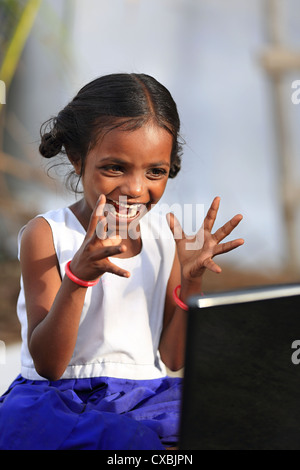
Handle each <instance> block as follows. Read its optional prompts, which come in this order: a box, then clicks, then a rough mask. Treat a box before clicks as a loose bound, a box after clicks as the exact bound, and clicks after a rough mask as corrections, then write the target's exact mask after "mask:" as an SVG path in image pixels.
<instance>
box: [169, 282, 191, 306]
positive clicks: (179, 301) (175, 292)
mask: <svg viewBox="0 0 300 470" xmlns="http://www.w3.org/2000/svg"><path fill="white" fill-rule="evenodd" d="M180 288H181V285H180V284H179V285H178V286H176V287H175V289H174V290H173V297H174V300H175V302H176V304H177V305H178V307H180V308H182V309H183V310H186V311H187V310H188V309H189V308H188V306H187V305H186V304H185V303H184V302H182V300H180V298H179V297H178V294H177V291H178V289H180Z"/></svg>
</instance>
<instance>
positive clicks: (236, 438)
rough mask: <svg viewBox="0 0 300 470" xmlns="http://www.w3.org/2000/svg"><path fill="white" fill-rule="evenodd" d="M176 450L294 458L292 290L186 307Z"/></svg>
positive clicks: (297, 431)
mask: <svg viewBox="0 0 300 470" xmlns="http://www.w3.org/2000/svg"><path fill="white" fill-rule="evenodd" d="M188 315H189V320H188V331H187V346H186V358H185V369H184V389H183V399H182V412H181V430H180V436H181V437H180V443H179V448H180V449H182V450H193V449H200V450H300V285H279V286H269V287H261V288H251V289H248V290H243V291H234V292H224V293H218V294H213V295H210V296H195V297H192V298H191V299H190V300H189V312H188Z"/></svg>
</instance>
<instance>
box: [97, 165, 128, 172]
mask: <svg viewBox="0 0 300 470" xmlns="http://www.w3.org/2000/svg"><path fill="white" fill-rule="evenodd" d="M102 170H104V171H107V172H109V173H122V172H123V171H124V170H123V168H122V167H121V166H120V165H106V166H104V167H102Z"/></svg>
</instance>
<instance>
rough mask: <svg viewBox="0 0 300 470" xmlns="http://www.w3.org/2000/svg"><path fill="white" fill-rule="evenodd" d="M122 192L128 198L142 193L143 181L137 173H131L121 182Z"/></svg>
mask: <svg viewBox="0 0 300 470" xmlns="http://www.w3.org/2000/svg"><path fill="white" fill-rule="evenodd" d="M121 189H122V193H123V194H124V195H126V196H127V197H128V198H130V197H132V198H137V197H140V196H142V195H143V192H144V182H143V178H142V177H141V176H138V175H132V176H129V175H128V177H127V178H126V180H125V181H124V182H123V184H122V188H121Z"/></svg>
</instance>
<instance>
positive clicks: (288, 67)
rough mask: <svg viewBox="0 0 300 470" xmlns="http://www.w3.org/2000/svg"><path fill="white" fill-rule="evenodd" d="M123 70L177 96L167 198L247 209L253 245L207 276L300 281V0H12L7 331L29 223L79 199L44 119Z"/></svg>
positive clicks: (6, 14) (4, 229)
mask: <svg viewBox="0 0 300 470" xmlns="http://www.w3.org/2000/svg"><path fill="white" fill-rule="evenodd" d="M113 72H143V73H147V74H150V75H152V76H154V77H155V78H157V79H158V80H159V81H161V82H162V83H163V84H164V85H165V86H166V87H167V88H168V89H169V90H170V91H171V93H172V95H173V97H174V99H175V101H176V103H177V105H178V109H179V113H180V116H181V121H182V132H181V134H182V138H183V139H184V141H185V142H186V144H185V147H184V156H183V165H182V171H181V172H180V174H179V175H178V177H177V178H175V179H174V180H170V181H169V185H168V188H167V191H166V193H165V195H164V198H163V201H162V202H164V203H167V204H169V205H172V204H175V203H179V204H181V205H183V204H191V203H193V204H204V208H205V211H206V210H207V209H208V207H209V205H210V203H211V201H212V199H213V197H214V196H216V195H218V196H221V198H222V200H221V209H220V214H219V216H218V221H217V224H218V226H220V225H221V224H223V223H224V222H226V221H227V220H228V219H229V218H230V217H232V216H233V215H234V214H236V213H242V214H243V215H244V220H243V222H242V223H241V224H240V227H239V228H238V229H237V231H236V237H243V238H245V245H244V246H243V247H241V248H239V249H238V250H237V251H235V252H234V253H232V254H228V255H226V256H224V257H223V258H222V259H219V262H220V264H221V266H222V268H223V274H221V275H218V276H216V275H213V276H211V275H208V276H207V278H206V284H205V286H204V289H205V290H206V291H207V292H209V291H216V290H227V289H232V288H238V287H241V286H248V285H259V284H270V283H282V282H293V281H299V277H300V249H299V244H298V238H299V234H300V182H299V181H300V178H299V176H300V158H299V156H300V132H299V124H300V104H297V100H295V99H294V100H293V93H294V97H295V93H296V91H297V90H296V89H295V88H293V86H295V85H297V83H296V81H297V80H300V5H299V0H252V1H251V2H249V1H248V0H226V2H224V0H113V1H111V0H84V1H83V0H27V1H26V0H0V80H1V82H0V84H1V87H0V103H1V104H0V212H1V224H0V263H1V264H0V340H2V341H5V344H13V343H14V342H16V341H18V340H19V326H18V322H17V319H16V313H15V305H16V299H17V295H18V290H19V275H20V271H19V265H18V261H17V234H18V231H19V230H20V228H21V227H22V226H23V225H24V224H25V223H26V221H28V219H30V218H31V217H33V216H35V215H36V214H38V213H40V212H44V211H46V210H48V209H52V208H58V207H61V206H65V205H68V204H70V203H71V202H73V201H74V195H73V194H72V193H70V192H68V191H67V190H66V189H65V186H64V177H63V176H64V175H63V167H61V166H59V167H57V170H56V171H53V170H51V171H50V173H49V174H47V173H48V169H49V168H48V166H47V165H49V162H47V161H46V162H44V161H42V160H43V159H42V157H41V156H40V155H39V153H38V145H39V129H40V126H41V124H42V123H43V122H44V121H45V120H47V119H48V118H49V117H51V116H53V115H56V114H57V113H58V112H59V110H60V109H61V108H62V107H63V106H64V105H65V104H66V103H67V102H68V101H69V100H70V99H71V98H72V97H73V96H74V94H75V93H77V91H78V90H79V89H80V88H81V87H82V86H83V85H84V84H85V83H87V82H88V81H90V80H92V79H94V78H96V77H97V76H100V75H103V74H107V73H113ZM293 84H294V85H293ZM299 85H300V83H299ZM299 90H300V87H299ZM297 96H298V98H300V91H299V94H298V95H297ZM51 163H52V162H51Z"/></svg>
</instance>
